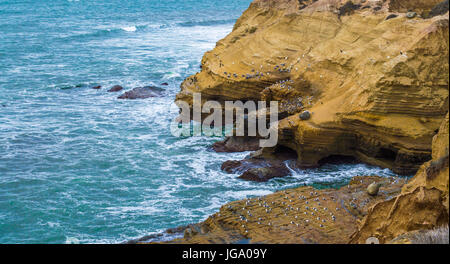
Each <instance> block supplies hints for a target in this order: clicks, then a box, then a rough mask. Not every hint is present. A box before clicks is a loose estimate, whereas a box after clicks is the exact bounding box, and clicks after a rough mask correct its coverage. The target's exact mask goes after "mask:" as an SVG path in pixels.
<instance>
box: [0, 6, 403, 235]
mask: <svg viewBox="0 0 450 264" xmlns="http://www.w3.org/2000/svg"><path fill="white" fill-rule="evenodd" d="M250 2H251V1H250V0H196V1H193V0H183V1H181V0H179V1H175V0H159V1H158V0H147V1H144V0H134V1H124V0H122V1H119V0H78V1H76V0H20V1H19V0H6V1H5V0H0V243H120V242H124V241H127V240H130V239H135V238H139V237H142V236H145V235H150V234H156V233H159V232H162V231H163V230H165V229H167V228H170V227H177V226H180V225H185V224H188V223H194V222H198V221H202V220H204V219H206V218H207V216H208V215H209V214H212V213H214V212H215V211H217V210H218V209H219V208H220V206H221V205H223V204H225V203H227V202H230V201H233V200H237V199H242V198H246V197H252V196H256V195H265V194H269V193H271V192H274V191H276V190H280V189H285V188H292V187H296V186H299V185H304V184H307V185H314V186H316V187H339V186H342V185H345V184H346V183H348V181H349V179H350V178H351V177H353V176H357V175H381V176H383V175H384V176H392V175H394V174H393V173H392V172H391V171H389V170H387V169H381V168H377V167H371V166H367V165H364V164H339V165H336V164H329V165H324V166H322V167H321V168H317V169H308V170H302V171H293V172H292V175H291V176H288V177H285V178H280V179H273V180H271V181H269V182H267V183H255V182H247V181H242V180H239V179H237V176H238V175H233V174H226V173H223V172H222V171H221V170H220V166H221V164H222V162H224V161H226V160H230V159H242V158H244V157H245V156H246V155H248V154H249V153H248V152H245V153H215V152H212V151H211V150H209V148H208V147H209V146H210V145H211V144H212V143H213V142H215V141H217V140H220V139H221V138H217V137H216V138H210V137H188V138H176V137H173V136H172V135H171V133H170V128H169V124H170V122H171V121H172V120H173V119H174V118H175V117H176V116H177V113H178V109H177V108H176V107H175V105H174V104H173V101H174V98H175V95H176V93H177V92H178V91H179V86H180V83H181V82H182V81H183V79H184V78H186V77H188V76H189V75H191V74H194V73H195V72H197V71H199V70H200V69H199V65H200V60H201V57H202V56H203V53H204V52H206V51H208V50H211V49H212V48H214V46H215V43H216V42H217V41H218V40H220V39H221V38H223V37H225V36H226V35H227V34H228V33H229V32H231V30H232V28H233V24H234V22H235V21H236V19H237V18H238V17H239V16H240V15H241V14H242V12H243V11H244V10H245V9H246V8H247V7H248V6H249V4H250ZM163 82H167V83H168V86H161V83H163ZM116 84H119V85H122V86H123V87H125V88H126V89H131V88H134V87H138V86H145V85H154V86H160V87H162V88H164V89H165V93H164V96H163V97H158V98H149V99H142V100H118V99H117V96H118V95H119V94H117V93H108V92H106V90H107V88H110V87H111V86H113V85H116ZM96 85H101V86H102V87H103V88H102V89H100V90H95V89H92V87H93V86H96Z"/></svg>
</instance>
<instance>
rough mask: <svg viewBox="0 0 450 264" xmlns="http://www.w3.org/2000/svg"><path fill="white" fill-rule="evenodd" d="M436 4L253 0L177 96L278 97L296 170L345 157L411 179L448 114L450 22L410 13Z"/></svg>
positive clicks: (283, 138) (283, 135) (283, 141)
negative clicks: (305, 117) (303, 116)
mask: <svg viewBox="0 0 450 264" xmlns="http://www.w3.org/2000/svg"><path fill="white" fill-rule="evenodd" d="M440 2H441V1H420V0H402V1H397V0H386V1H381V0H380V1H373V0H372V1H357V0H355V1H353V2H351V4H349V3H348V1H339V0H317V1H298V0H282V1H273V0H255V1H254V2H253V3H252V4H251V5H250V7H249V8H248V10H246V11H245V12H244V14H243V15H242V16H241V17H240V18H239V19H238V20H237V22H236V24H235V26H234V28H233V31H232V32H231V33H230V34H229V35H228V36H227V37H225V38H224V39H222V40H220V41H219V42H218V43H217V45H216V47H215V48H214V49H213V50H212V51H209V52H207V53H206V54H205V55H204V57H203V59H202V62H201V63H202V70H201V72H199V73H197V74H195V75H193V76H190V77H188V78H187V79H186V80H185V81H184V82H183V83H182V85H181V91H180V93H179V94H178V95H177V100H184V101H187V102H188V103H190V104H192V95H193V93H196V92H200V93H201V94H202V100H205V101H206V100H217V101H221V102H223V101H225V100H242V101H248V100H252V101H258V100H266V101H269V100H278V101H279V105H280V112H281V113H280V117H282V118H283V119H282V120H280V122H279V135H280V136H279V143H278V144H279V145H280V146H284V147H288V148H290V149H292V150H294V151H296V152H297V157H298V160H297V161H298V163H299V166H305V167H306V166H317V165H318V164H319V163H320V161H321V160H322V159H324V158H327V157H328V156H332V155H346V156H353V157H355V158H357V159H359V160H361V161H363V162H367V163H370V164H374V165H379V166H382V167H387V168H391V169H392V170H394V171H395V172H397V173H401V174H414V173H415V172H416V171H417V170H418V168H419V166H420V165H421V164H423V163H424V162H426V161H428V160H430V159H431V141H432V138H433V136H434V135H435V134H436V131H437V129H438V128H439V126H440V124H441V122H442V120H443V118H444V117H445V114H446V113H447V111H448V90H449V88H448V80H449V73H448V71H449V67H448V59H447V56H448V49H449V41H448V37H449V35H448V25H449V18H448V12H447V13H446V14H444V15H437V16H434V17H431V18H424V17H425V16H422V15H418V16H416V17H413V18H409V17H407V14H406V12H408V11H413V12H417V13H418V14H422V13H424V12H430V11H431V10H432V9H433V7H435V6H436V5H437V4H439V3H440ZM392 14H395V15H396V17H394V18H391V19H388V20H386V18H387V17H388V16H389V15H392ZM391 17H392V16H391ZM304 110H308V111H309V112H310V113H311V116H310V118H309V119H308V120H302V119H300V118H299V116H298V114H299V113H301V112H302V111H304Z"/></svg>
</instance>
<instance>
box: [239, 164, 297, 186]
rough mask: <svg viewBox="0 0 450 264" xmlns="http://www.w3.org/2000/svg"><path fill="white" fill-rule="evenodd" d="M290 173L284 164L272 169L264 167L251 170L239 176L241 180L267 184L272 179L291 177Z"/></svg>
mask: <svg viewBox="0 0 450 264" xmlns="http://www.w3.org/2000/svg"><path fill="white" fill-rule="evenodd" d="M289 173H290V171H289V169H288V168H287V167H286V166H283V164H280V165H275V166H272V167H262V168H253V169H249V170H247V171H246V172H244V174H242V175H241V176H239V179H243V180H247V181H256V182H266V181H268V180H270V179H273V178H277V177H284V176H286V175H289Z"/></svg>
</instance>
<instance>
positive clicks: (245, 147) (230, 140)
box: [212, 137, 260, 152]
mask: <svg viewBox="0 0 450 264" xmlns="http://www.w3.org/2000/svg"><path fill="white" fill-rule="evenodd" d="M212 149H213V150H214V151H215V152H243V151H254V150H258V149H260V146H259V138H257V137H227V138H226V139H225V140H223V141H218V142H215V143H214V144H213V145H212Z"/></svg>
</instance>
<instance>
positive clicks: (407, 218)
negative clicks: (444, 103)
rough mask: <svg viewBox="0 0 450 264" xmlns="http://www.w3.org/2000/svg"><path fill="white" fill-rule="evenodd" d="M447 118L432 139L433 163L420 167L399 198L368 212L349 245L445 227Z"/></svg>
mask: <svg viewBox="0 0 450 264" xmlns="http://www.w3.org/2000/svg"><path fill="white" fill-rule="evenodd" d="M448 146H449V115H448V114H447V116H446V118H445V119H444V121H443V122H442V125H441V127H440V128H439V133H438V134H437V135H436V136H435V137H434V138H433V159H432V160H431V161H429V162H427V163H425V164H424V165H422V166H421V167H420V169H419V171H418V172H417V174H416V175H415V176H414V178H412V179H411V181H410V182H408V184H406V185H405V186H404V187H403V189H402V192H401V194H400V195H398V196H396V197H394V198H392V199H390V200H388V201H385V202H381V203H378V204H376V205H375V206H373V207H372V208H370V209H369V213H368V215H367V217H365V218H364V220H363V221H362V224H361V225H360V227H359V229H358V231H357V232H355V233H354V234H353V236H352V240H351V242H353V243H363V242H364V241H365V240H366V239H367V238H368V237H377V238H378V239H379V240H380V242H381V243H386V242H389V241H390V240H392V239H395V238H397V237H399V236H402V235H403V234H406V233H410V232H414V231H419V230H429V229H434V228H440V227H443V226H448V221H449V157H448V155H449V149H448Z"/></svg>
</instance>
